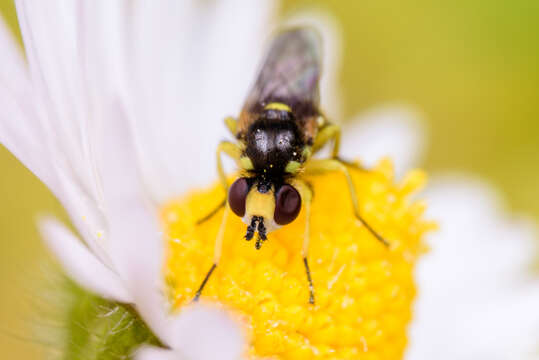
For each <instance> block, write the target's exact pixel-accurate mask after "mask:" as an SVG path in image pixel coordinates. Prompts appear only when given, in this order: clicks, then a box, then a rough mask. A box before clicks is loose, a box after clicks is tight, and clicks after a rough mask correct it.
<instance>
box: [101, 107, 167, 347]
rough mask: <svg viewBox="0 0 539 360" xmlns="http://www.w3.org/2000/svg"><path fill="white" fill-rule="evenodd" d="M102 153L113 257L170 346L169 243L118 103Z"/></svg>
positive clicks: (108, 116) (107, 121) (109, 113)
mask: <svg viewBox="0 0 539 360" xmlns="http://www.w3.org/2000/svg"><path fill="white" fill-rule="evenodd" d="M103 120H104V121H103V128H102V134H101V136H100V137H101V139H102V143H100V146H99V148H100V149H101V153H100V154H99V155H100V156H99V162H98V167H99V172H100V173H101V174H102V179H103V189H104V195H105V200H106V202H105V213H106V218H107V221H108V225H109V226H108V233H107V234H105V237H106V240H107V245H108V253H109V254H110V256H111V257H112V258H113V262H114V265H115V268H116V269H118V271H119V273H120V275H121V278H122V280H123V281H124V283H125V284H126V286H127V288H128V290H129V293H130V294H132V296H133V302H134V303H135V306H136V307H137V310H138V311H139V313H140V315H141V316H142V318H143V319H144V321H145V322H146V323H147V324H148V326H149V327H150V328H151V329H152V330H153V331H154V333H155V334H156V335H157V336H158V337H159V338H160V339H162V341H165V342H166V341H167V340H168V339H169V338H168V335H169V334H170V331H169V330H170V326H169V324H170V323H171V320H170V317H169V314H168V308H169V307H168V304H167V302H166V300H165V299H164V297H163V281H162V280H163V277H162V262H163V259H164V257H163V241H164V240H163V238H162V234H161V232H160V228H159V225H158V221H157V212H156V211H155V209H153V208H151V207H149V206H148V202H147V201H146V194H145V191H144V186H143V184H142V183H141V181H140V175H139V173H138V168H137V158H136V153H135V150H134V145H133V141H132V131H131V130H132V129H131V128H130V126H129V122H128V120H127V118H126V116H125V112H124V110H123V107H122V105H121V104H119V103H118V102H115V103H113V104H111V105H110V106H109V107H108V108H107V110H106V111H105V112H104V113H103Z"/></svg>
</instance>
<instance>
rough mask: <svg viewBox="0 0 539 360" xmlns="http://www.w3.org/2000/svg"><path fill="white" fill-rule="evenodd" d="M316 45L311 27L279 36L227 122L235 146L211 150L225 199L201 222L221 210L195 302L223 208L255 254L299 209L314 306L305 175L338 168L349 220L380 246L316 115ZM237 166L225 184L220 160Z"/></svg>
mask: <svg viewBox="0 0 539 360" xmlns="http://www.w3.org/2000/svg"><path fill="white" fill-rule="evenodd" d="M320 59H321V43H320V37H319V35H318V33H317V32H316V31H315V30H314V29H311V28H294V29H290V30H287V31H283V32H281V33H280V34H278V35H277V36H276V38H275V39H274V40H273V42H272V44H271V46H270V50H269V52H268V54H267V56H266V58H265V61H264V63H263V65H262V68H261V70H260V73H259V75H258V78H257V79H256V82H255V84H254V86H253V87H252V88H251V91H250V92H249V95H248V96H247V100H246V101H245V104H244V106H243V108H242V110H241V112H240V115H239V117H238V118H237V119H235V118H231V117H229V118H226V119H225V124H226V127H227V128H228V129H229V131H230V132H231V133H232V134H233V136H234V137H235V138H236V140H237V141H236V142H230V141H222V142H221V143H219V146H218V148H217V170H218V173H219V178H220V180H221V183H222V185H223V187H224V189H225V190H226V193H227V199H225V200H224V201H223V202H222V203H221V204H220V206H219V207H218V208H217V209H215V210H214V211H212V212H211V213H210V214H208V216H206V217H205V218H203V219H201V220H200V221H199V223H201V222H203V221H205V220H207V219H209V218H210V217H211V216H213V215H214V214H215V213H216V212H217V211H218V210H219V209H220V208H221V207H223V206H224V207H225V210H224V214H223V221H222V223H221V227H220V230H219V232H218V235H217V238H216V241H215V248H214V260H213V265H212V266H211V268H210V270H209V271H208V273H207V274H206V277H205V278H204V280H203V282H202V283H201V285H200V287H199V289H198V291H197V292H196V295H195V298H194V300H195V301H196V300H198V299H199V297H200V295H201V293H202V290H203V289H204V286H205V285H206V283H207V281H208V279H209V278H210V276H211V274H212V273H213V271H214V270H215V268H216V267H217V265H218V263H219V260H220V257H221V247H222V241H223V235H224V228H225V224H226V220H227V217H228V213H229V210H232V212H233V213H234V214H236V215H237V216H239V217H241V218H242V220H243V222H244V223H245V224H246V225H247V229H246V233H245V236H244V237H245V239H246V240H247V241H251V240H252V239H254V238H255V234H256V240H255V248H256V249H260V248H261V246H262V244H263V243H264V241H266V240H267V234H268V233H269V232H271V231H273V230H275V229H278V228H280V227H281V226H284V225H286V224H289V223H291V222H292V221H294V220H295V219H296V217H297V216H298V214H299V212H300V210H301V207H302V205H303V206H304V208H305V213H306V224H305V234H304V238H303V246H302V257H303V263H304V266H305V272H306V275H307V281H308V283H309V303H311V304H314V301H315V300H314V286H313V281H312V278H311V272H310V269H309V263H308V261H307V255H308V250H309V221H310V209H311V201H312V198H313V191H312V189H311V187H310V186H309V184H308V183H307V182H306V181H305V180H304V179H303V176H304V175H312V174H320V173H324V172H329V171H340V172H341V173H342V174H343V175H344V176H345V178H346V180H347V184H348V190H349V192H350V197H351V200H352V204H353V208H354V215H355V216H356V218H357V219H358V220H359V221H360V222H361V223H362V224H363V225H364V226H365V227H366V228H367V230H368V231H369V232H370V233H371V234H372V235H373V236H374V237H375V238H376V239H378V240H379V241H380V242H382V243H383V244H384V245H386V246H389V243H388V242H387V241H386V240H385V239H384V238H383V237H381V236H380V235H379V234H378V233H377V232H376V231H375V230H374V229H373V228H372V227H371V226H370V225H369V224H368V223H367V222H366V221H365V220H364V219H363V217H362V216H361V214H360V212H359V205H358V201H357V194H356V191H355V187H354V184H353V181H352V177H351V176H350V172H349V169H348V168H349V167H350V166H353V165H352V164H351V163H348V162H345V161H343V160H341V159H340V158H339V144H340V136H341V129H340V127H339V126H337V125H335V124H332V123H331V122H330V121H329V120H328V119H327V118H326V117H325V116H324V114H323V113H322V112H321V111H320V110H319V104H320V97H319V80H320V67H321V65H320ZM327 143H332V149H331V157H330V158H327V159H313V158H312V155H314V154H315V153H317V152H318V151H319V150H320V149H321V148H322V147H323V146H324V145H326V144H327ZM222 154H226V155H228V156H229V157H231V158H232V159H234V160H235V161H236V163H237V164H238V166H239V168H240V169H241V170H242V176H241V177H240V178H238V179H237V180H236V181H234V182H233V183H232V185H230V186H229V184H228V182H227V177H226V174H225V172H224V170H223V165H222V159H221V155H222Z"/></svg>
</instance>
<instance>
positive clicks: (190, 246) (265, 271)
mask: <svg viewBox="0 0 539 360" xmlns="http://www.w3.org/2000/svg"><path fill="white" fill-rule="evenodd" d="M353 178H354V182H355V185H356V190H357V193H358V196H359V202H360V208H361V211H362V213H363V216H364V218H365V219H366V220H367V221H368V222H369V224H370V225H371V226H372V227H373V228H374V229H376V230H377V231H378V232H379V233H380V234H381V235H382V236H384V237H385V238H386V239H387V240H388V241H389V242H391V248H390V249H388V248H386V247H385V246H384V245H382V244H381V243H380V242H379V241H377V239H376V238H374V237H373V236H372V234H370V233H369V231H368V230H367V229H366V228H365V227H364V226H362V225H361V223H360V222H359V221H358V220H357V219H356V218H355V217H354V214H353V210H352V204H351V200H350V195H349V192H348V190H347V184H346V180H345V178H344V176H342V174H340V173H329V174H327V175H322V176H316V177H312V178H308V179H307V180H308V181H309V182H310V183H311V184H312V186H313V189H314V199H313V204H312V217H311V240H310V248H309V255H308V259H309V265H310V268H311V273H312V279H313V282H314V288H315V296H316V303H315V305H310V304H309V302H308V299H309V289H308V282H307V277H306V274H305V269H304V265H303V261H302V257H301V246H302V242H303V232H304V224H305V214H304V211H303V210H302V212H301V213H300V215H299V217H298V218H297V219H296V220H295V221H294V222H293V223H291V224H289V225H286V226H283V227H282V228H281V229H279V230H277V231H275V232H273V233H270V234H269V236H268V240H267V241H266V242H264V244H263V246H262V248H261V249H260V250H256V249H255V247H254V240H252V241H249V242H248V241H246V240H245V239H244V238H243V236H244V234H245V229H246V225H245V224H243V223H242V222H241V220H240V219H239V218H238V217H236V216H234V215H233V214H231V215H230V216H229V217H228V223H227V226H226V230H225V238H224V243H223V255H222V258H221V262H220V263H219V266H218V267H217V269H216V270H215V272H214V273H213V275H212V277H211V278H210V280H209V282H208V283H207V285H206V287H205V289H204V292H203V294H202V297H201V299H202V301H211V302H216V303H220V304H222V305H223V306H225V307H226V308H228V309H231V310H232V311H233V312H235V313H237V314H239V315H240V316H241V318H242V319H244V320H245V323H246V324H247V326H246V328H247V332H248V333H249V339H250V340H249V344H250V347H249V350H248V357H249V358H275V359H311V358H331V359H358V358H361V359H391V360H395V359H399V358H401V357H402V355H403V352H404V348H405V345H406V328H407V324H408V323H409V321H410V319H411V304H412V300H413V299H414V295H415V285H414V278H413V270H414V264H415V262H416V260H417V258H418V256H419V255H420V254H421V253H422V252H423V251H424V250H425V247H424V246H423V244H422V238H423V235H424V234H425V233H426V232H427V231H429V230H432V229H433V228H434V227H435V224H434V223H432V222H428V221H425V220H423V219H422V218H421V217H422V214H423V212H424V210H425V205H424V203H422V202H419V201H416V202H412V201H410V200H409V195H410V194H411V193H412V192H414V191H416V190H418V189H419V188H420V187H421V186H422V185H423V184H424V182H425V174H424V173H423V172H421V171H412V172H410V173H409V174H408V175H407V176H406V177H405V179H404V180H402V181H401V182H400V183H399V184H394V182H393V170H392V165H391V163H390V161H388V160H383V161H381V162H380V163H379V164H378V166H377V167H376V168H375V169H373V170H371V171H368V172H364V171H357V170H353ZM223 198H224V192H223V190H222V189H221V188H220V186H219V185H216V186H214V187H212V188H211V189H209V190H205V191H197V192H193V193H191V194H190V195H189V196H187V197H185V198H182V199H177V200H174V201H171V202H170V203H168V204H167V205H166V206H165V208H164V209H163V221H164V224H165V229H166V231H165V232H166V241H167V261H166V267H165V276H166V280H167V284H168V286H169V289H168V290H169V292H170V298H171V300H172V303H173V306H174V308H179V307H181V306H182V305H184V304H187V303H189V302H190V301H191V300H192V299H193V297H194V295H195V292H196V290H197V289H198V287H199V285H200V283H201V282H202V280H203V279H204V276H205V275H206V273H207V271H208V270H209V268H210V267H211V265H212V259H213V247H214V241H215V237H216V235H217V232H218V229H219V225H220V223H221V220H222V213H223V211H222V210H221V211H219V212H218V213H217V214H216V215H215V216H213V217H212V218H211V219H210V220H208V221H207V222H205V223H203V224H201V225H197V224H196V222H197V220H198V219H200V218H202V217H204V216H205V215H206V214H207V213H208V212H209V211H211V209H213V208H214V207H215V206H216V205H217V204H219V202H220V201H222V199H223Z"/></svg>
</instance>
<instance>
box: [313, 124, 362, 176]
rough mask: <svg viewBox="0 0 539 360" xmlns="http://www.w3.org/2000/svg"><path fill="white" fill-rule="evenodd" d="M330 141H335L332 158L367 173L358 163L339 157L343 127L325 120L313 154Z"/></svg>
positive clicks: (314, 145)
mask: <svg viewBox="0 0 539 360" xmlns="http://www.w3.org/2000/svg"><path fill="white" fill-rule="evenodd" d="M329 141H333V147H332V149H331V158H332V159H336V160H339V161H340V162H341V163H343V164H344V165H346V166H348V167H351V168H354V169H356V170H362V171H365V169H364V168H363V167H362V166H361V165H359V163H358V162H357V161H348V160H344V159H342V158H341V157H340V156H339V150H340V145H341V127H340V126H339V125H335V124H331V123H330V122H328V121H327V120H326V119H325V118H324V122H323V124H322V126H321V127H320V128H319V130H318V134H317V135H316V138H315V139H314V144H313V147H312V152H313V154H314V153H316V152H318V151H319V150H320V149H322V148H323V147H324V145H326V144H327V143H328V142H329Z"/></svg>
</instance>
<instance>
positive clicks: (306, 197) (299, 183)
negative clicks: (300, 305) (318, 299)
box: [292, 179, 314, 304]
mask: <svg viewBox="0 0 539 360" xmlns="http://www.w3.org/2000/svg"><path fill="white" fill-rule="evenodd" d="M292 186H294V187H295V188H296V189H297V190H298V192H299V194H300V196H301V200H302V201H303V204H304V206H305V232H304V234H303V246H302V248H301V256H302V257H303V264H304V265H305V273H306V274H307V281H308V282H309V303H310V304H314V286H313V280H312V278H311V270H310V269H309V262H308V261H307V256H308V254H309V240H310V238H311V236H310V222H311V202H312V199H313V191H312V190H311V188H310V187H309V185H307V183H305V182H304V181H303V180H300V179H295V180H294V181H292Z"/></svg>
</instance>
